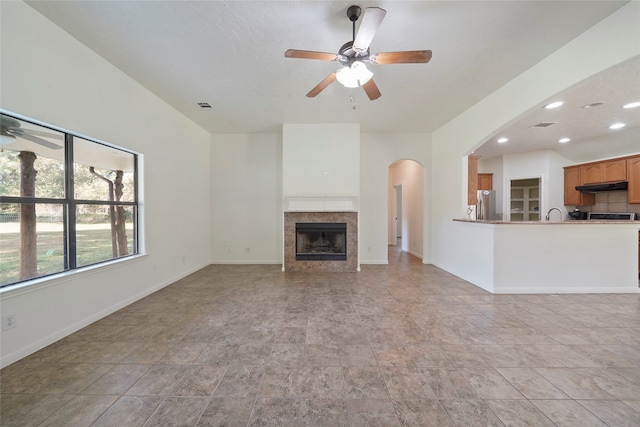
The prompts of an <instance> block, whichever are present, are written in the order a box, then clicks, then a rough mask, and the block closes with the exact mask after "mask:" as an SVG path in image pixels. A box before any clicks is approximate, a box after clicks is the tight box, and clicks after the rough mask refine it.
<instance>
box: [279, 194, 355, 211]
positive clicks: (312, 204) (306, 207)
mask: <svg viewBox="0 0 640 427" xmlns="http://www.w3.org/2000/svg"><path fill="white" fill-rule="evenodd" d="M284 211H285V212H357V211H358V198H357V197H286V198H285V199H284Z"/></svg>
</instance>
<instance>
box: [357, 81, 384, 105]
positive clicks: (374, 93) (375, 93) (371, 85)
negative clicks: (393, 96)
mask: <svg viewBox="0 0 640 427" xmlns="http://www.w3.org/2000/svg"><path fill="white" fill-rule="evenodd" d="M362 89H364V92H365V93H366V94H367V96H368V97H369V99H370V100H372V101H373V100H375V99H378V98H380V97H381V96H382V94H381V93H380V89H378V86H377V85H376V82H374V81H373V77H372V78H370V79H369V81H368V82H366V83H365V84H363V85H362Z"/></svg>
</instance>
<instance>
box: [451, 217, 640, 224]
mask: <svg viewBox="0 0 640 427" xmlns="http://www.w3.org/2000/svg"><path fill="white" fill-rule="evenodd" d="M453 221H460V222H469V223H477V224H529V225H531V224H535V225H565V224H566V225H569V224H627V225H629V224H637V225H640V221H628V220H627V221H623V220H620V221H618V220H610V219H606V220H604V219H603V220H597V219H596V220H586V219H585V220H581V219H568V220H566V221H503V220H484V219H478V220H475V219H466V218H460V219H456V218H454V219H453Z"/></svg>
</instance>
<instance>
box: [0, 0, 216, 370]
mask: <svg viewBox="0 0 640 427" xmlns="http://www.w3.org/2000/svg"><path fill="white" fill-rule="evenodd" d="M0 52H1V57H2V62H1V69H0V94H1V98H0V103H1V104H0V105H1V107H2V108H3V109H5V110H8V111H11V112H14V113H17V114H21V115H24V116H26V117H30V118H34V119H36V120H40V121H43V122H46V123H50V124H52V125H55V126H59V127H62V128H65V129H69V130H71V131H75V132H78V133H81V134H84V135H87V136H90V137H93V138H96V139H99V140H103V141H105V142H109V143H112V144H115V145H118V146H121V147H124V148H128V149H130V150H134V151H137V152H139V153H142V155H143V160H144V162H143V163H144V169H143V176H142V177H141V178H143V184H144V200H143V203H142V204H143V208H144V217H143V218H144V226H145V231H146V233H145V237H146V239H145V246H146V256H141V257H138V258H136V259H130V260H126V261H123V262H117V263H115V264H113V265H110V266H106V267H101V268H96V269H92V270H91V271H88V272H76V273H72V274H67V275H65V276H64V277H62V278H57V279H52V280H48V281H47V282H46V284H41V285H34V286H31V287H28V288H23V289H14V290H9V291H7V290H5V291H3V292H2V293H1V294H0V298H1V299H0V311H1V312H2V313H16V314H17V327H16V328H15V329H11V330H9V331H6V332H2V336H1V341H2V349H1V353H0V357H1V359H2V360H1V364H2V366H6V365H7V364H10V363H12V362H14V361H16V360H18V359H19V358H21V357H24V356H25V355H27V354H29V353H31V352H33V351H36V350H38V349H40V348H42V347H44V346H46V345H48V344H50V343H52V342H54V341H56V340H58V339H60V338H62V337H63V336H66V335H67V334H69V333H72V332H74V331H75V330H77V329H80V328H81V327H83V326H86V325H87V324H89V323H91V322H93V321H95V320H97V319H99V318H101V317H103V316H104V315H107V314H109V313H110V312H112V311H115V310H116V309H119V308H121V307H123V306H125V305H127V304H129V303H131V302H133V301H135V300H137V299H139V298H140V297H142V296H144V295H147V294H149V293H151V292H153V291H154V290H157V289H159V288H161V287H163V286H166V285H167V284H170V283H172V282H174V281H175V280H177V279H179V278H181V277H183V276H185V275H187V274H189V273H191V272H193V271H196V270H198V269H200V268H201V267H203V266H205V265H207V264H208V263H209V261H210V258H211V256H210V235H211V234H210V230H209V225H210V208H209V134H208V133H207V132H205V131H204V130H202V129H201V128H200V127H198V126H196V125H195V124H193V123H192V122H191V121H189V120H187V119H186V118H185V117H184V116H182V115H181V114H179V113H178V112H176V111H175V110H174V109H172V108H171V107H169V106H168V105H167V104H166V103H164V102H163V101H161V100H160V99H159V98H157V97H156V96H154V95H152V94H151V93H150V92H149V91H147V90H146V89H144V88H143V87H142V86H140V85H139V84H138V83H137V82H135V81H134V80H132V79H130V78H129V77H128V76H126V75H125V74H123V73H122V72H120V71H119V70H118V69H116V68H114V67H113V66H112V65H110V64H109V63H107V62H106V61H105V60H104V59H103V58H101V57H100V56H98V55H96V54H95V53H93V52H92V51H91V50H89V49H88V48H86V47H85V46H83V45H81V44H80V43H79V42H78V41H77V40H76V39H74V38H73V37H71V36H70V35H68V34H67V33H65V32H63V31H62V30H60V29H59V28H58V27H56V26H55V25H53V24H52V23H51V22H50V21H48V20H47V19H45V18H43V17H42V16H41V15H40V14H38V13H37V12H35V11H34V10H33V9H32V8H31V7H29V6H27V5H26V4H24V3H22V2H2V14H1V16H0Z"/></svg>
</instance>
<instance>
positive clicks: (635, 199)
mask: <svg viewBox="0 0 640 427" xmlns="http://www.w3.org/2000/svg"><path fill="white" fill-rule="evenodd" d="M627 180H628V181H629V192H628V201H629V203H640V156H636V157H631V158H629V159H627Z"/></svg>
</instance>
